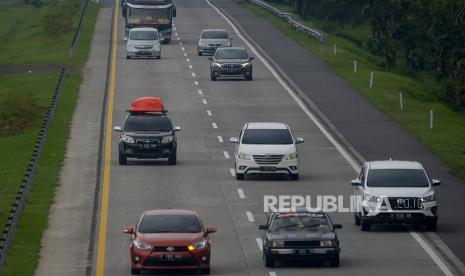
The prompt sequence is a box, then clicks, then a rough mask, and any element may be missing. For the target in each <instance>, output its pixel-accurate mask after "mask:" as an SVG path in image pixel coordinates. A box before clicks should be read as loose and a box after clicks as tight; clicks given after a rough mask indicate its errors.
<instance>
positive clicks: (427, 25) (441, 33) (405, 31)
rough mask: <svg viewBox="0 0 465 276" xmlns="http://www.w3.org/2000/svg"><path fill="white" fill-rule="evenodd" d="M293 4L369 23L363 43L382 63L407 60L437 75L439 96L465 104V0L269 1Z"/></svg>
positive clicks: (335, 18) (325, 16)
mask: <svg viewBox="0 0 465 276" xmlns="http://www.w3.org/2000/svg"><path fill="white" fill-rule="evenodd" d="M268 1H270V2H276V3H280V4H289V5H292V6H293V7H294V13H296V14H299V15H300V16H302V17H304V18H316V19H320V20H326V21H331V22H334V23H337V24H341V25H346V24H353V25H360V24H367V25H369V27H370V30H371V35H370V36H369V37H367V38H366V41H365V43H364V45H365V47H366V48H367V49H368V50H370V51H371V52H372V53H373V54H375V55H378V56H381V57H382V60H383V64H382V66H384V67H386V68H393V67H394V66H395V65H396V64H397V63H399V62H404V64H405V65H406V67H407V68H408V70H409V71H411V72H428V73H432V74H434V76H435V77H436V78H437V79H438V81H439V83H440V84H441V87H442V91H441V93H440V98H441V100H444V101H446V102H447V103H449V104H450V105H451V106H452V107H454V108H465V0H268Z"/></svg>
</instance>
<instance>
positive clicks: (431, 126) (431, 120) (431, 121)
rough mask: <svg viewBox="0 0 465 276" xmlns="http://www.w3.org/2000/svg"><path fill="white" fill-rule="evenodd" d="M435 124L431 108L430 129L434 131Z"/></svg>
mask: <svg viewBox="0 0 465 276" xmlns="http://www.w3.org/2000/svg"><path fill="white" fill-rule="evenodd" d="M433 126H434V113H433V110H432V109H431V110H430V111H429V130H430V131H433Z"/></svg>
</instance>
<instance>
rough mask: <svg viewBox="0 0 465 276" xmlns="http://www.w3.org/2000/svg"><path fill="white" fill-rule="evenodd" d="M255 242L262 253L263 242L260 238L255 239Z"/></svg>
mask: <svg viewBox="0 0 465 276" xmlns="http://www.w3.org/2000/svg"><path fill="white" fill-rule="evenodd" d="M255 240H256V241H257V245H258V248H259V249H260V251H263V241H262V239H261V238H256V239H255Z"/></svg>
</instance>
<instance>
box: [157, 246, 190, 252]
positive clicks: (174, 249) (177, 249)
mask: <svg viewBox="0 0 465 276" xmlns="http://www.w3.org/2000/svg"><path fill="white" fill-rule="evenodd" d="M169 247H171V248H170V249H172V250H168V248H169ZM153 251H158V252H181V251H187V247H186V246H155V247H154V248H153Z"/></svg>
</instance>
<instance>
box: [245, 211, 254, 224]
mask: <svg viewBox="0 0 465 276" xmlns="http://www.w3.org/2000/svg"><path fill="white" fill-rule="evenodd" d="M245 214H246V216H247V219H248V220H249V222H255V219H254V217H253V215H252V213H251V212H249V211H246V212H245Z"/></svg>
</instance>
